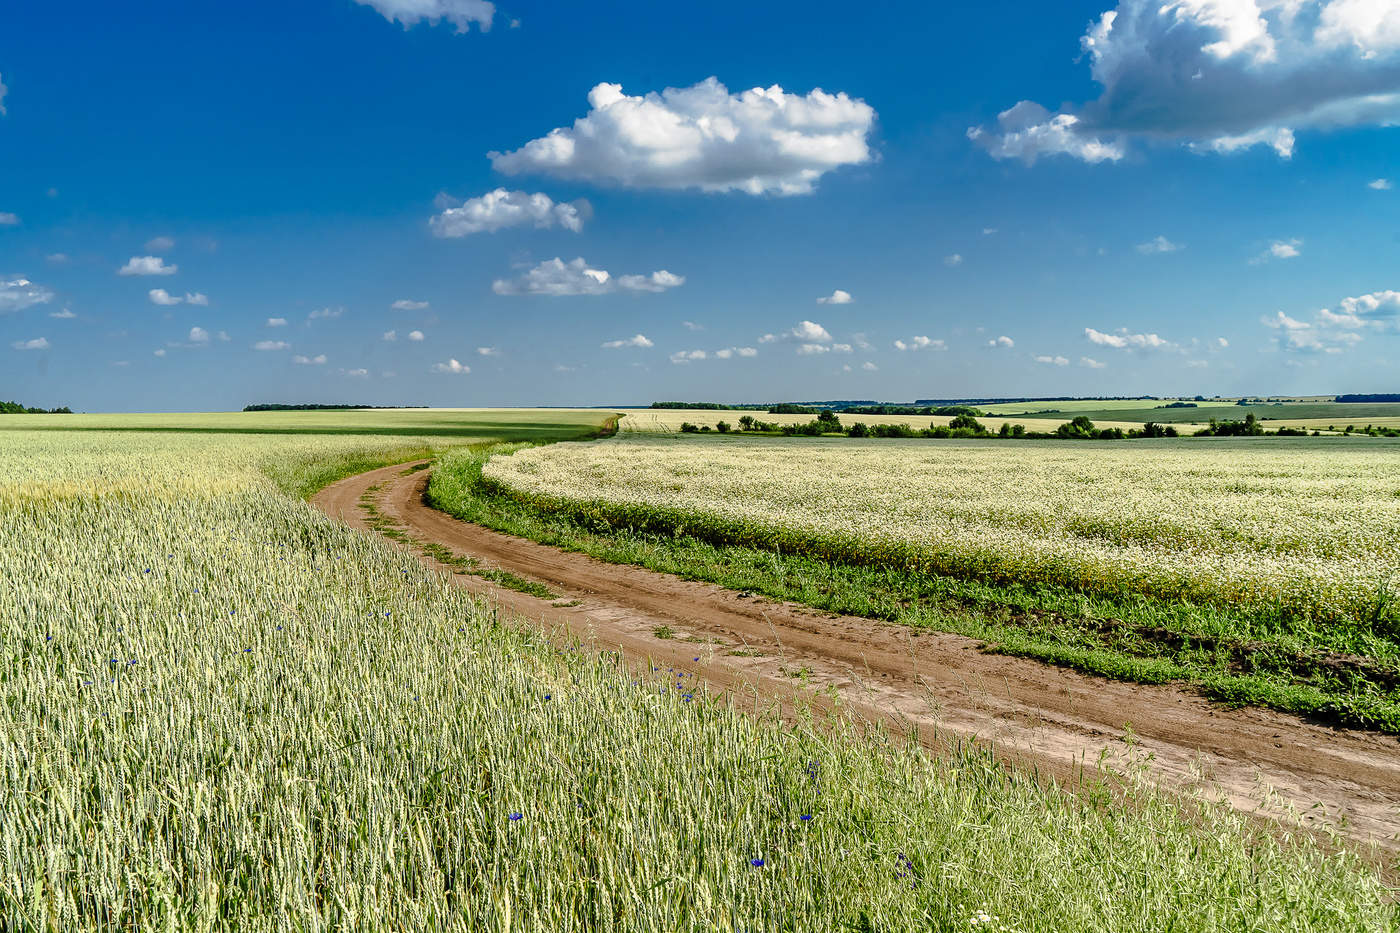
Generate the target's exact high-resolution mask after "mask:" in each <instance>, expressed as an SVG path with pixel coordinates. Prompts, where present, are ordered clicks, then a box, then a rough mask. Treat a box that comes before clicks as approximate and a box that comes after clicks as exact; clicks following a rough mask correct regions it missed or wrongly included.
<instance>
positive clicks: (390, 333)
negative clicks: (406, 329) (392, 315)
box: [380, 330, 399, 343]
mask: <svg viewBox="0 0 1400 933" xmlns="http://www.w3.org/2000/svg"><path fill="white" fill-rule="evenodd" d="M380 339H381V340H383V341H384V342H385V343H393V342H394V341H396V340H398V339H399V332H398V331H396V330H386V331H385V332H384V336H383V337H381V338H380Z"/></svg>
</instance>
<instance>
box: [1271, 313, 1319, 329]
mask: <svg viewBox="0 0 1400 933" xmlns="http://www.w3.org/2000/svg"><path fill="white" fill-rule="evenodd" d="M1260 323H1262V324H1263V325H1264V326H1265V327H1273V328H1275V329H1277V328H1283V329H1284V330H1307V329H1308V328H1310V327H1312V325H1311V324H1309V323H1307V322H1306V321H1299V320H1295V319H1293V318H1291V317H1289V316H1288V315H1286V314H1284V313H1283V312H1282V311H1279V312H1277V313H1276V314H1275V315H1274V316H1273V317H1265V318H1260Z"/></svg>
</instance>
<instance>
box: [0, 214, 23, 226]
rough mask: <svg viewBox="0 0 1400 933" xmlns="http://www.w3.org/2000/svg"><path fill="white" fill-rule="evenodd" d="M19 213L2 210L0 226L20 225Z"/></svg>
mask: <svg viewBox="0 0 1400 933" xmlns="http://www.w3.org/2000/svg"><path fill="white" fill-rule="evenodd" d="M18 226H19V215H18V214H12V213H10V212H9V211H0V227H18Z"/></svg>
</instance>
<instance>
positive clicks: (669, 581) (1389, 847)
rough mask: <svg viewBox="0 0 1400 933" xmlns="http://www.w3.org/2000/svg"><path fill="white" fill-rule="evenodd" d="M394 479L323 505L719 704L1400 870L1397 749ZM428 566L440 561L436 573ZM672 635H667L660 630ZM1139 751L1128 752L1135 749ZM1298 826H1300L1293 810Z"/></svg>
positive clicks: (374, 476)
mask: <svg viewBox="0 0 1400 933" xmlns="http://www.w3.org/2000/svg"><path fill="white" fill-rule="evenodd" d="M403 473H404V469H403V467H387V468H385V469H381V470H375V471H373V472H370V473H365V474H362V475H359V476H355V477H351V478H350V479H347V480H343V481H341V482H339V483H336V484H334V485H332V486H330V487H328V488H326V489H325V490H322V491H321V492H320V493H318V494H317V495H316V497H315V498H314V499H313V500H312V502H313V504H315V505H316V506H318V507H319V508H320V509H322V510H323V511H325V512H326V513H327V514H329V515H331V516H333V517H337V518H341V519H342V520H344V521H345V522H347V523H349V524H350V525H352V526H355V527H358V528H362V529H366V530H368V529H369V524H368V522H367V516H366V514H365V512H364V510H363V509H362V507H361V506H360V499H361V497H362V496H363V495H365V493H366V491H367V490H369V489H370V487H372V486H377V487H378V489H377V490H376V491H373V492H371V493H370V495H371V496H372V497H373V498H374V500H375V501H376V503H377V508H378V509H379V511H380V513H381V514H382V515H383V516H384V518H386V519H388V520H390V521H393V522H395V523H397V524H398V525H400V526H402V527H403V528H404V529H405V530H406V531H407V532H408V533H409V534H411V535H413V536H415V537H417V538H419V539H421V540H424V541H432V542H437V543H438V544H441V545H443V546H445V547H448V548H450V549H451V550H452V551H454V552H455V553H456V554H458V555H467V556H472V557H476V558H479V559H480V560H481V561H482V563H483V564H484V565H486V566H489V567H499V568H501V569H503V570H508V571H510V572H512V573H514V574H517V575H519V576H522V577H526V578H528V579H530V580H537V581H540V582H541V583H544V584H546V585H547V586H548V587H549V588H550V589H551V590H553V591H554V592H556V593H558V594H560V598H559V599H556V600H546V599H539V598H536V597H533V596H527V595H525V594H522V593H518V592H515V591H512V590H508V589H504V588H502V587H499V586H496V585H495V584H492V583H489V582H487V581H485V580H483V579H482V578H480V577H478V576H463V575H458V576H455V577H454V579H455V580H456V581H458V582H459V583H460V584H461V585H463V586H466V587H468V588H470V589H473V590H476V591H478V592H482V593H485V594H487V595H489V596H490V597H491V598H492V599H493V600H495V601H496V602H497V603H498V604H499V605H500V606H501V607H502V608H504V609H507V610H511V611H515V612H517V613H519V614H520V615H521V616H523V617H525V618H527V619H530V620H533V621H535V622H537V623H540V624H543V625H545V626H547V627H550V628H552V629H557V628H560V627H563V628H565V629H567V630H568V631H569V632H571V633H572V634H574V635H576V636H578V637H581V638H585V639H588V640H591V641H593V642H595V643H597V644H598V645H600V646H607V647H611V648H617V649H620V650H621V651H622V652H623V653H624V654H625V655H627V656H630V657H632V658H634V659H646V658H652V659H655V662H656V663H658V664H661V665H664V666H665V667H674V668H676V669H677V670H685V671H690V672H693V673H694V674H695V676H696V678H697V679H698V680H700V681H702V682H705V683H707V684H709V685H710V686H711V687H712V688H717V689H723V690H728V691H731V692H733V693H738V694H742V693H754V692H756V693H757V694H758V695H760V696H764V697H773V698H777V699H779V700H783V699H790V698H792V697H795V696H799V695H800V696H804V697H806V698H807V699H808V700H809V701H811V700H816V701H817V705H820V696H821V694H822V693H823V692H825V691H827V690H828V689H829V688H835V689H836V690H837V691H839V693H840V695H841V697H842V700H843V704H844V705H845V706H846V708H848V709H853V710H854V711H856V712H857V713H858V714H860V715H864V716H866V717H869V718H871V719H878V720H883V721H886V722H890V723H892V724H894V725H895V726H896V727H897V728H899V729H901V730H915V731H917V734H918V736H919V738H920V740H921V741H923V742H925V743H926V744H928V745H931V746H938V745H940V744H946V743H951V742H959V741H966V740H969V739H971V740H976V741H979V742H989V743H992V744H993V745H994V747H995V749H996V751H997V753H998V754H999V755H1001V756H1003V757H1005V758H1008V759H1011V760H1013V761H1016V762H1018V763H1021V764H1025V765H1030V766H1033V767H1035V768H1037V769H1038V770H1039V771H1040V772H1042V773H1049V774H1052V775H1054V776H1056V777H1057V778H1060V779H1062V780H1064V781H1067V782H1072V781H1074V780H1076V779H1077V778H1078V775H1079V769H1080V768H1081V767H1083V766H1087V767H1088V768H1089V769H1091V770H1092V769H1093V767H1094V766H1095V764H1096V763H1097V762H1098V761H1099V760H1100V757H1101V756H1102V757H1104V758H1105V759H1106V761H1107V762H1108V763H1109V764H1110V765H1117V766H1119V767H1123V766H1125V765H1126V763H1127V762H1128V761H1129V759H1130V757H1131V758H1134V759H1136V760H1138V761H1139V762H1142V763H1144V765H1143V766H1145V767H1146V768H1148V769H1149V771H1150V773H1151V774H1152V775H1153V776H1154V777H1155V779H1156V780H1158V781H1159V782H1161V783H1162V784H1163V785H1164V786H1167V787H1171V788H1180V789H1190V788H1196V789H1200V790H1201V791H1202V792H1203V793H1205V794H1206V795H1208V796H1210V797H1213V798H1221V799H1226V800H1228V801H1230V803H1231V804H1232V805H1234V806H1235V807H1237V808H1239V809H1240V810H1242V811H1245V812H1248V813H1252V814H1257V815H1260V816H1265V817H1269V818H1272V819H1277V820H1281V821H1284V822H1290V821H1293V822H1301V823H1304V824H1308V825H1313V826H1328V827H1331V828H1332V829H1335V830H1336V831H1337V832H1339V833H1341V834H1342V835H1344V836H1346V837H1348V838H1350V839H1352V840H1355V841H1357V842H1362V843H1374V844H1375V845H1376V846H1378V847H1379V849H1380V850H1381V851H1380V852H1379V853H1373V854H1379V855H1380V857H1381V858H1382V859H1383V860H1386V861H1388V860H1390V859H1391V858H1394V857H1396V856H1400V741H1397V739H1396V738H1394V737H1392V736H1384V735H1379V734H1371V733H1366V732H1356V731H1349V730H1338V729H1331V728H1327V727H1324V726H1319V725H1313V724H1311V723H1307V722H1302V721H1300V720H1298V719H1296V718H1294V717H1292V716H1288V715H1285V714H1281V713H1274V712H1270V711H1267V710H1260V709H1240V710H1225V709H1221V708H1218V707H1214V706H1211V705H1210V704H1208V703H1207V702H1205V701H1204V700H1202V699H1201V698H1199V697H1197V696H1194V695H1192V694H1190V693H1187V692H1184V691H1181V690H1178V689H1174V688H1171V687H1153V686H1140V685H1134V684H1125V683H1118V682H1114V681H1108V680H1103V679H1099V678H1094V677H1088V676H1084V675H1081V674H1077V673H1075V672H1073V671H1068V670H1062V669H1059V668H1055V667H1051V666H1048V665H1045V664H1041V663H1039V662H1036V661H1030V660H1025V659H1020V658H1009V657H1003V656H998V655H990V654H985V653H983V652H982V651H980V650H979V647H978V642H976V641H974V640H972V639H969V638H964V637H961V636H957V635H940V634H932V633H923V632H917V631H915V630H913V629H910V628H907V627H903V626H898V625H891V624H887V623H882V622H877V621H872V620H870V619H861V618H854V617H850V616H835V615H831V614H827V613H821V612H817V611H815V610H812V609H809V608H806V607H801V606H796V605H792V604H786V603H779V602H775V601H773V600H769V599H765V598H762V597H755V596H747V595H745V594H742V593H738V592H735V591H732V590H726V589H723V588H721V587H718V586H714V585H711V584H707V583H695V582H689V581H686V580H681V579H679V578H676V577H672V576H668V575H665V574H659V573H654V572H652V571H648V570H643V569H641V568H637V567H626V566H618V565H616V564H607V563H603V562H601V561H597V560H594V559H593V558H590V557H586V556H584V555H581V554H572V553H568V552H564V551H560V550H557V549H554V548H551V547H547V546H544V545H539V544H535V543H534V542H531V541H527V540H524V539H521V538H515V537H511V536H508V535H503V534H499V533H497V532H493V531H489V530H487V529H485V528H481V527H479V526H476V525H470V524H466V523H464V522H460V521H458V520H456V519H454V518H451V517H449V516H447V515H445V514H443V513H441V512H438V511H436V510H434V509H431V508H429V507H428V506H426V505H425V504H424V503H423V491H424V489H425V488H426V485H427V481H428V473H427V471H419V472H415V473H408V474H406V475H401V474H403ZM425 560H427V562H428V563H430V564H431V563H433V561H431V560H428V559H426V558H425ZM667 629H669V630H670V635H671V637H669V638H662V637H658V636H657V634H656V633H657V631H658V630H660V631H661V632H662V633H663V634H666V630H667ZM1129 730H1131V739H1132V742H1133V743H1135V744H1133V745H1130V744H1129V743H1128V742H1127V741H1125V740H1126V739H1128V738H1129ZM1290 811H1292V812H1290Z"/></svg>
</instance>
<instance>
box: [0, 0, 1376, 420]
mask: <svg viewBox="0 0 1400 933" xmlns="http://www.w3.org/2000/svg"><path fill="white" fill-rule="evenodd" d="M562 6H563V5H558V4H534V3H521V4H509V3H501V4H497V5H495V6H492V4H490V3H485V2H483V0H362V2H355V0H306V2H304V3H298V4H272V3H259V2H245V3H241V4H238V5H236V6H235V5H233V4H219V3H206V4H188V3H174V2H151V3H148V4H144V5H141V6H140V7H139V8H136V9H133V8H131V7H129V6H117V7H114V6H112V5H110V4H95V3H93V4H83V3H78V4H76V5H75V4H66V5H63V6H62V7H61V8H58V7H54V6H53V5H44V4H27V5H21V6H19V7H17V8H16V9H12V10H7V11H6V13H5V16H4V24H3V28H0V85H3V87H4V92H3V95H2V96H0V106H3V108H4V111H5V112H4V113H3V114H0V397H5V398H16V399H20V400H23V401H26V402H28V403H30V404H43V405H57V404H69V405H72V406H73V407H75V408H81V409H84V410H126V409H131V410H153V409H206V408H209V409H219V408H231V407H232V408H236V407H240V406H242V405H243V404H245V403H247V402H252V401H319V402H335V401H352V402H367V403H377V404H395V403H403V404H431V405H497V404H512V405H513V404H546V405H567V404H622V403H638V402H640V403H646V402H649V401H651V400H653V399H663V398H664V399H672V398H686V399H714V400H728V401H739V400H770V399H792V398H803V399H808V398H874V399H885V400H908V399H913V398H933V397H965V396H1018V395H1117V394H1143V393H1151V394H1178V393H1187V394H1196V393H1202V394H1216V393H1219V394H1240V393H1250V394H1254V393H1309V394H1311V393H1330V392H1364V391H1385V390H1390V391H1395V390H1396V388H1397V379H1396V368H1395V366H1394V364H1393V363H1392V359H1393V358H1394V356H1395V353H1396V351H1397V349H1400V339H1397V338H1400V327H1398V326H1397V321H1398V320H1400V293H1397V291H1396V290H1397V289H1400V272H1397V269H1398V268H1400V264H1398V263H1397V261H1396V260H1397V258H1398V254H1400V225H1398V224H1397V200H1396V199H1397V198H1400V190H1395V189H1394V188H1393V187H1392V182H1395V183H1400V164H1397V163H1398V162H1400V130H1397V129H1396V128H1394V124H1396V123H1397V122H1400V3H1395V2H1381V3H1366V2H1362V0H1289V2H1287V3H1284V2H1281V0H1172V2H1168V3H1161V2H1155V0H1154V2H1152V3H1147V2H1145V0H1124V2H1122V3H1119V4H1117V5H1116V6H1115V5H1113V4H1112V3H1111V2H1109V0H1098V2H1094V3H1059V4H1023V3H1016V4H1013V3H996V2H993V3H983V4H967V5H963V4H956V5H952V4H949V5H941V4H902V5H894V4H876V5H872V6H870V7H866V8H862V9H861V10H859V11H858V12H855V11H853V10H852V9H851V7H850V6H849V5H848V4H834V3H831V4H826V3H810V2H809V3H803V4H782V3H773V4H764V5H759V7H760V8H752V9H751V8H737V7H717V8H713V9H708V10H702V11H697V10H695V9H693V8H682V7H676V6H674V5H669V4H654V3H647V4H641V3H638V4H631V3H621V2H619V3H613V4H605V5H573V6H572V7H571V8H567V9H564V8H560V7H562ZM944 7H947V8H944ZM487 25H489V29H485V30H483V28H482V27H483V26H487ZM711 79H713V80H711ZM668 89H672V90H669V91H668ZM754 89H759V90H754ZM575 121H580V122H579V123H577V124H576V123H575ZM556 130H557V131H556ZM551 131H556V132H554V133H552V134H551ZM493 153H495V154H496V155H495V156H494V157H493V156H492V154H493ZM555 260H558V261H557V262H556V261H555ZM121 270H125V271H126V274H123V273H122V271H121ZM171 270H173V271H171ZM847 298H848V299H849V300H845V299H847ZM819 299H826V300H825V301H824V302H819ZM395 303H399V305H400V308H401V310H396V309H395V308H394V305H395ZM279 321H280V322H285V323H281V324H278V323H277V322H279ZM391 332H392V338H390V339H386V338H389V335H390V334H391ZM639 338H641V339H639ZM606 344H614V346H606Z"/></svg>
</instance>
